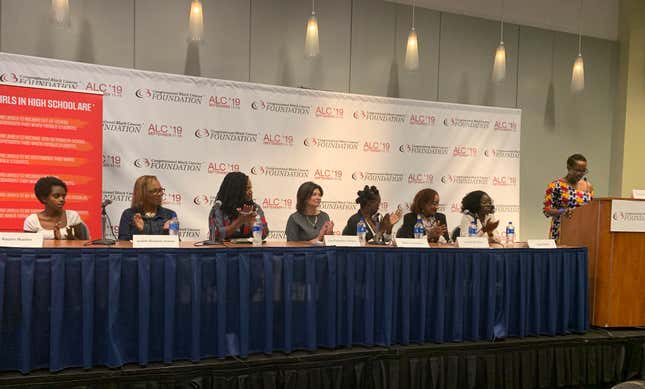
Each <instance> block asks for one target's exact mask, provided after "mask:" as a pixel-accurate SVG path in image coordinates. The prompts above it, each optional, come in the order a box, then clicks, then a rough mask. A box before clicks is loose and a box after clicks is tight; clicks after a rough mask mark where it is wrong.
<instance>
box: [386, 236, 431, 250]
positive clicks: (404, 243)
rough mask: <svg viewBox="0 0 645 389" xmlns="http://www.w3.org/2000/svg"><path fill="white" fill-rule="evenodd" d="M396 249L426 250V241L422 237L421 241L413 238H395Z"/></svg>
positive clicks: (427, 245)
mask: <svg viewBox="0 0 645 389" xmlns="http://www.w3.org/2000/svg"><path fill="white" fill-rule="evenodd" d="M394 242H395V243H396V247H406V248H426V249H427V248H428V247H430V245H429V244H428V240H427V239H426V238H425V237H424V238H423V239H414V238H396V240H395V241H394Z"/></svg>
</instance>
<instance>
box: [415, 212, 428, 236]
mask: <svg viewBox="0 0 645 389" xmlns="http://www.w3.org/2000/svg"><path fill="white" fill-rule="evenodd" d="M425 233H426V229H425V227H423V222H422V221H421V217H419V216H417V222H416V224H415V225H414V239H423V235H425Z"/></svg>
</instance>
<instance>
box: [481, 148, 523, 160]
mask: <svg viewBox="0 0 645 389" xmlns="http://www.w3.org/2000/svg"><path fill="white" fill-rule="evenodd" d="M484 156H485V157H486V158H496V159H519V158H520V151H519V150H501V149H485V150H484Z"/></svg>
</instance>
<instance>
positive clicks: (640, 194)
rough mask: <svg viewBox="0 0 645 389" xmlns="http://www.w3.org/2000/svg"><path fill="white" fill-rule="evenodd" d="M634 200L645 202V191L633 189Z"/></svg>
mask: <svg viewBox="0 0 645 389" xmlns="http://www.w3.org/2000/svg"><path fill="white" fill-rule="evenodd" d="M632 198H635V199H640V200H645V189H632Z"/></svg>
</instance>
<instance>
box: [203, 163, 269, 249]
mask: <svg viewBox="0 0 645 389" xmlns="http://www.w3.org/2000/svg"><path fill="white" fill-rule="evenodd" d="M215 201H216V205H214V206H213V208H212V209H211V212H210V214H209V215H208V236H209V239H210V240H215V241H223V240H227V239H239V238H250V237H251V236H252V235H253V223H255V217H256V216H258V215H259V216H260V220H261V222H262V239H264V238H266V237H267V235H269V225H268V224H267V221H266V218H265V217H264V211H263V210H262V207H260V205H259V204H257V203H255V202H254V201H253V186H252V185H251V179H250V178H249V177H248V176H247V175H246V174H244V173H242V172H231V173H228V174H227V175H226V176H224V180H223V181H222V184H221V185H220V187H219V191H218V192H217V197H216V198H215ZM220 204H221V205H220Z"/></svg>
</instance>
